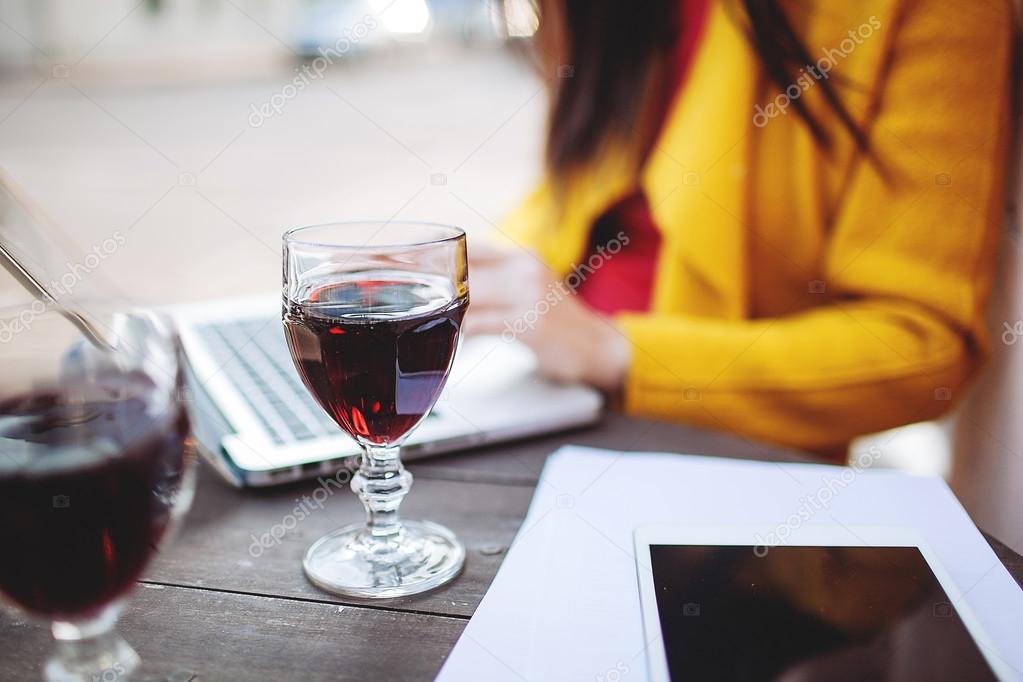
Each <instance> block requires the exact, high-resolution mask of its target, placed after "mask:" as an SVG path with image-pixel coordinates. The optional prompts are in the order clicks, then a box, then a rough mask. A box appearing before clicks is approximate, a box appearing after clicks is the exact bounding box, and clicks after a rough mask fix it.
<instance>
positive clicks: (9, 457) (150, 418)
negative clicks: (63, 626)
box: [0, 374, 188, 618]
mask: <svg viewBox="0 0 1023 682" xmlns="http://www.w3.org/2000/svg"><path fill="white" fill-rule="evenodd" d="M155 391H156V387H155V386H154V384H153V383H152V382H151V381H150V380H149V379H148V378H146V377H144V376H143V375H141V374H135V375H121V376H118V377H104V378H101V379H100V380H98V381H94V382H92V383H89V384H80V385H66V386H64V387H63V390H54V391H46V392H39V393H34V394H29V395H23V396H20V397H17V398H13V399H9V400H6V401H4V402H3V403H0V547H3V558H2V559H0V591H2V592H3V593H5V594H6V595H7V596H8V597H10V598H11V599H12V600H14V601H15V602H16V603H18V604H19V605H21V606H22V607H23V608H25V609H26V610H27V611H30V612H33V613H36V614H40V615H43V616H46V617H48V618H75V617H83V616H88V615H91V614H93V613H95V612H97V611H98V610H100V609H101V608H102V607H103V606H105V605H106V604H108V603H110V601H111V600H113V599H114V598H115V597H117V596H119V595H121V594H122V593H124V592H126V591H127V590H128V589H129V588H130V587H131V585H132V584H133V583H134V582H135V580H136V579H137V578H138V577H139V575H140V574H141V573H142V570H143V568H144V567H145V565H146V563H147V561H148V559H149V558H150V556H151V555H152V554H153V552H154V550H155V548H156V547H157V545H158V543H159V541H160V539H161V537H162V536H163V534H164V531H165V530H166V529H167V526H168V523H169V521H170V515H171V506H172V505H173V503H174V500H175V497H176V495H177V493H178V491H179V489H180V484H181V479H182V474H183V471H184V463H185V462H184V450H185V438H186V435H187V433H188V419H187V417H186V415H185V412H184V411H183V409H182V408H180V407H179V406H178V405H176V404H175V405H172V406H170V407H166V406H165V407H164V408H163V409H162V412H161V414H152V413H151V410H153V409H156V408H154V407H153V405H152V403H153V399H152V396H153V394H154V393H155Z"/></svg>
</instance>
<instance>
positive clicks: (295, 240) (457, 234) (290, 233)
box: [281, 219, 465, 250]
mask: <svg viewBox="0 0 1023 682" xmlns="http://www.w3.org/2000/svg"><path fill="white" fill-rule="evenodd" d="M356 225H380V226H381V228H380V229H383V228H384V227H386V226H387V225H406V226H411V225H425V226H429V227H436V228H441V229H442V230H446V231H449V232H450V233H451V234H449V235H448V236H446V237H440V238H437V239H425V240H419V241H408V242H404V243H395V244H372V245H370V244H339V243H330V242H323V241H314V240H311V239H301V238H299V237H296V236H295V235H297V234H300V233H302V232H305V231H307V230H316V229H321V228H326V227H354V226H356ZM464 238H465V230H463V229H462V228H460V227H458V226H456V225H451V224H449V223H438V222H433V221H429V220H381V221H378V220H369V219H362V220H338V221H334V222H329V223H317V224H315V225H303V226H301V227H293V228H291V229H289V230H286V231H285V232H284V234H283V235H281V241H282V242H283V243H284V244H285V245H288V244H299V245H301V246H312V247H320V248H325V249H352V250H358V249H410V248H418V247H424V246H434V245H437V244H444V243H447V242H453V241H458V240H459V239H464Z"/></svg>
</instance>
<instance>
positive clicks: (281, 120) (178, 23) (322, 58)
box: [0, 0, 545, 303]
mask: <svg viewBox="0 0 1023 682" xmlns="http://www.w3.org/2000/svg"><path fill="white" fill-rule="evenodd" d="M536 26H537V17H536V14H535V13H534V12H533V10H532V5H531V4H530V2H529V1H528V0H429V1H427V0H142V1H139V0H111V1H107V2H80V1H77V0H52V1H51V0H0V163H2V165H3V166H5V167H6V168H7V170H8V171H9V172H10V173H11V175H13V176H14V177H15V178H16V179H17V180H18V181H19V182H20V184H21V185H22V186H23V187H24V188H25V190H26V191H27V192H28V194H30V195H31V196H32V197H33V198H34V199H35V200H36V201H38V202H39V203H40V204H41V205H42V206H43V207H45V210H46V211H47V213H48V214H49V216H50V217H51V218H52V220H53V221H54V222H55V223H56V224H58V225H60V226H62V227H63V228H64V229H65V230H66V231H67V232H69V233H71V234H72V236H73V238H74V240H75V241H76V242H77V246H78V247H79V248H80V249H81V250H82V251H83V252H84V253H88V252H90V251H92V249H93V248H94V247H96V246H99V245H102V243H103V242H104V240H107V239H108V238H110V237H111V235H113V233H114V232H115V231H119V232H121V233H122V234H123V236H124V238H123V239H119V240H118V241H123V243H122V244H119V245H118V247H117V248H116V252H113V253H110V254H106V253H105V249H102V247H100V250H101V251H102V252H103V253H102V254H101V255H103V256H104V257H103V263H102V268H101V270H102V272H97V273H96V275H97V276H100V275H101V276H102V277H104V278H105V279H106V280H108V281H111V282H113V283H114V284H115V285H117V286H119V287H122V288H125V289H129V290H130V291H131V293H132V295H134V296H136V297H137V298H140V299H143V300H147V301H152V302H156V303H170V302H177V301H186V300H193V299H197V298H203V297H210V296H231V295H239V294H251V293H258V292H266V291H273V290H275V289H276V288H277V287H278V286H279V279H280V235H281V233H282V232H283V231H284V230H285V229H287V228H289V227H294V226H298V225H302V224H312V223H318V222H326V221H330V220H336V219H338V218H340V217H344V216H349V217H352V216H361V217H383V218H389V217H403V218H417V217H418V218H429V219H431V220H436V221H449V222H453V223H457V224H459V225H462V226H464V227H466V228H467V229H468V230H470V231H471V232H485V231H488V230H491V229H493V227H492V224H494V223H497V222H498V221H499V220H501V218H502V216H503V215H504V214H505V213H506V212H507V211H508V210H510V209H511V208H512V206H513V205H514V203H515V202H516V201H518V200H519V199H520V198H521V196H522V195H523V194H524V193H525V192H526V191H527V189H528V187H529V186H530V184H531V183H532V182H533V180H534V178H535V177H536V176H537V174H538V171H539V160H540V144H541V141H542V133H543V116H544V111H545V102H544V96H543V93H542V89H541V83H540V81H539V79H538V78H537V76H536V75H535V73H534V71H533V69H532V68H531V66H530V63H529V61H528V59H527V58H525V57H524V56H523V53H524V50H523V49H521V48H522V45H521V43H522V42H524V41H528V40H529V37H530V36H531V35H532V34H533V33H534V32H535V30H536ZM108 244H110V242H108ZM155 273H161V275H160V276H157V275H156V274H155ZM0 296H4V297H22V293H21V292H20V291H19V290H18V289H17V287H16V286H15V285H14V283H13V281H11V280H9V279H4V280H2V284H0Z"/></svg>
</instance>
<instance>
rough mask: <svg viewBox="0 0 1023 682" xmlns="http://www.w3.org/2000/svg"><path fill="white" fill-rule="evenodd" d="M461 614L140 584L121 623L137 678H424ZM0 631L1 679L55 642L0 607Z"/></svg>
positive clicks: (14, 675) (36, 675) (35, 663)
mask: <svg viewBox="0 0 1023 682" xmlns="http://www.w3.org/2000/svg"><path fill="white" fill-rule="evenodd" d="M467 622H468V621H467V620H464V619H461V618H445V617H441V616H424V615H420V614H414V613H402V612H400V611H391V610H383V609H376V608H359V607H353V606H345V607H338V606H337V605H334V604H319V603H311V602H303V601H294V600H288V599H274V598H267V597H253V596H248V595H237V594H229V593H224V592H217V591H209V590H199V589H190V588H177V587H160V586H148V587H147V586H141V587H140V588H139V589H137V590H136V594H135V595H133V596H132V598H131V599H130V600H129V602H128V606H127V608H126V609H125V612H124V614H123V615H122V617H121V625H120V628H119V630H120V632H121V634H122V635H123V636H124V637H125V639H127V640H128V641H129V642H130V643H131V645H132V646H133V647H134V648H135V650H136V651H137V652H138V653H139V655H140V656H141V657H142V661H143V667H142V669H141V674H140V676H139V679H140V680H152V681H154V682H155V681H156V680H172V681H173V682H190V681H191V680H195V681H196V682H200V681H201V682H215V681H218V680H225V681H231V682H236V681H237V680H312V681H318V680H425V679H432V678H433V677H434V676H435V675H436V674H437V672H438V671H439V670H440V666H441V664H442V663H443V662H444V659H445V657H446V656H447V654H448V652H449V651H450V650H451V647H453V646H454V644H455V641H456V640H457V639H458V636H459V635H460V634H461V632H462V629H463V628H464V627H465V624H466V623H467ZM0 633H2V642H3V645H2V646H0V680H4V681H6V680H11V681H15V680H17V681H18V682H24V681H25V680H38V679H40V677H41V669H42V663H43V661H44V659H45V658H46V657H47V656H49V655H50V653H51V652H52V647H53V642H52V640H51V638H50V633H49V629H48V628H47V627H46V626H44V625H42V624H39V623H36V622H29V621H27V620H26V619H25V618H23V617H21V616H19V615H17V614H12V613H6V612H3V611H0ZM111 679H113V676H111ZM132 679H133V680H135V679H136V678H134V677H133V678H132Z"/></svg>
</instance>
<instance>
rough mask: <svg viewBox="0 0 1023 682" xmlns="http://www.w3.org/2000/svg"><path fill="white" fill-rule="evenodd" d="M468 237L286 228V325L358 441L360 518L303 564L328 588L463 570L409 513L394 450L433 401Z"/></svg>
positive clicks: (427, 227)
mask: <svg viewBox="0 0 1023 682" xmlns="http://www.w3.org/2000/svg"><path fill="white" fill-rule="evenodd" d="M467 273H468V268H467V264H466V255H465V234H464V232H462V230H460V229H458V228H454V227H448V226H444V225H436V224H430V223H408V222H390V221H388V222H376V223H374V222H357V223H334V224H329V225H318V226H313V227H306V228H298V229H295V230H291V231H289V232H287V233H286V234H285V235H284V301H283V313H282V317H283V323H284V329H285V335H286V337H287V341H288V347H289V349H290V351H291V355H292V359H293V360H294V362H295V366H296V368H297V369H298V372H299V375H300V376H301V377H302V381H303V383H304V384H305V386H306V388H307V389H308V390H309V392H310V393H311V394H312V396H313V397H314V399H315V400H316V402H317V403H318V404H319V405H320V406H321V407H322V408H323V409H324V410H325V411H326V412H327V413H328V414H329V415H330V416H331V417H332V418H333V419H334V421H335V422H337V424H338V426H339V427H340V428H341V429H342V430H343V431H344V432H345V433H347V434H348V435H349V436H351V437H352V438H354V439H355V440H356V441H357V442H358V443H359V444H360V445H361V446H362V448H363V456H362V463H361V466H360V468H359V471H358V472H357V473H356V474H355V476H354V477H353V479H352V490H353V491H354V492H355V493H356V494H357V495H358V496H359V497H360V499H361V500H362V502H363V504H364V506H365V507H366V513H367V520H366V522H365V523H355V524H351V525H349V526H345V527H344V528H341V529H339V530H337V531H335V532H333V533H331V534H329V535H327V536H325V537H323V538H321V539H320V540H318V541H317V542H316V543H315V544H314V545H313V546H312V547H310V549H309V551H308V552H307V553H306V556H305V560H304V562H303V566H304V569H305V573H306V575H307V576H308V577H309V579H310V580H311V581H312V582H313V583H314V584H316V585H317V586H319V587H320V588H322V589H325V590H327V591H330V592H335V593H339V594H348V595H355V596H361V597H396V596H404V595H408V594H415V593H418V592H422V591H425V590H428V589H432V588H434V587H437V586H439V585H441V584H443V583H445V582H447V581H449V580H451V579H452V578H454V576H456V575H457V574H458V572H459V571H460V570H461V568H462V564H463V563H464V559H465V549H464V547H463V546H462V544H461V543H460V542H459V541H458V540H457V539H456V538H455V536H454V534H452V533H451V531H449V530H447V529H446V528H444V527H442V526H439V525H437V524H434V523H431V522H428V521H402V520H400V519H399V516H398V508H399V506H400V504H401V501H402V499H403V498H404V497H405V495H406V494H407V493H408V491H409V488H410V487H411V485H412V475H411V474H410V473H408V472H407V471H406V470H405V468H404V466H403V465H402V463H401V458H400V456H399V450H398V447H399V446H400V445H401V443H402V442H403V441H404V439H405V438H406V437H407V436H408V434H409V433H410V432H411V431H413V430H414V429H415V427H416V426H417V425H418V424H419V423H420V422H421V421H422V420H423V419H424V418H425V417H426V415H427V414H428V413H429V412H430V410H431V409H432V408H433V406H434V403H436V401H437V398H438V396H439V395H440V393H441V390H442V389H443V388H444V384H445V382H446V380H447V376H448V372H449V371H450V369H451V364H452V361H453V359H454V354H455V349H456V347H457V345H458V339H459V334H460V329H461V323H462V318H463V316H464V315H465V311H466V308H467V307H468V304H469V291H468V281H467Z"/></svg>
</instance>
